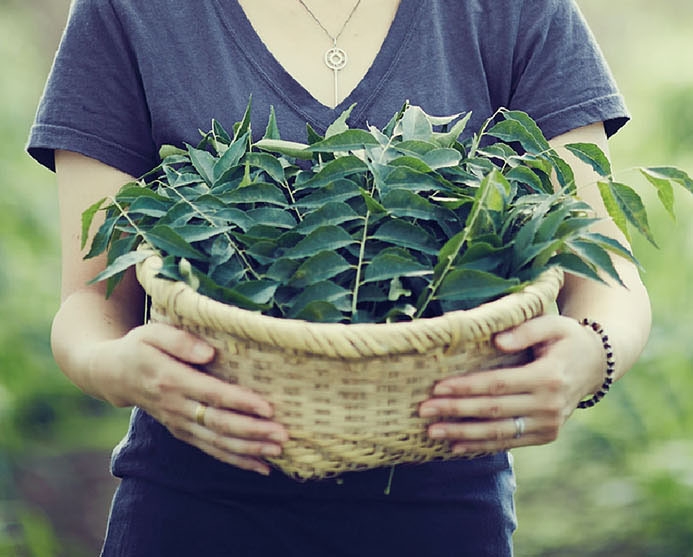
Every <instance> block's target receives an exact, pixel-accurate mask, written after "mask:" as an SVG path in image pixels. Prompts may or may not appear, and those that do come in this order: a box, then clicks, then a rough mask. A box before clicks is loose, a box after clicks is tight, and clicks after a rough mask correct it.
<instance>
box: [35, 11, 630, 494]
mask: <svg viewBox="0 0 693 557" xmlns="http://www.w3.org/2000/svg"><path fill="white" fill-rule="evenodd" d="M319 63H320V62H319ZM251 94H252V98H253V106H254V112H253V123H252V125H253V129H254V130H255V131H256V133H257V134H260V135H261V134H262V133H263V131H264V128H265V125H266V121H267V116H268V113H269V107H270V106H274V108H275V110H276V113H277V117H278V125H279V129H280V131H281V133H282V137H283V138H285V139H291V140H299V141H300V140H304V139H305V133H306V123H310V124H311V125H312V126H313V127H314V128H315V129H316V130H317V131H318V132H323V131H324V130H325V128H326V127H327V125H329V124H330V123H331V122H332V121H333V120H334V119H335V118H336V116H338V115H339V114H340V113H341V111H342V110H344V109H345V108H346V107H348V106H350V105H351V104H352V103H357V104H356V108H355V109H354V110H353V112H352V115H351V118H350V120H349V123H350V125H351V126H352V127H359V126H364V125H365V124H366V123H369V124H373V125H376V126H378V127H382V126H384V125H385V124H386V123H387V121H389V119H390V118H391V117H392V115H393V114H394V113H395V112H396V111H397V110H399V108H400V107H401V106H402V104H403V102H404V101H405V100H409V101H410V102H411V103H413V104H416V105H420V106H421V107H422V108H423V109H424V110H425V111H426V112H428V113H429V114H437V115H448V114H454V113H458V112H467V111H472V113H473V117H472V120H471V122H470V124H469V125H468V127H467V129H468V130H475V129H478V127H479V126H480V124H481V123H482V121H483V120H485V119H486V118H488V117H489V116H490V115H492V114H493V113H494V112H495V111H496V110H497V109H498V108H499V107H507V108H510V109H517V110H524V111H526V112H528V113H529V114H530V115H531V116H532V117H533V118H534V119H536V120H537V122H538V123H539V125H540V126H541V128H542V129H543V131H544V133H545V134H546V135H547V136H548V137H549V138H550V137H553V136H556V135H558V134H561V133H563V132H566V131H569V130H571V129H574V128H576V127H580V126H584V125H587V124H591V123H595V122H600V121H603V122H605V127H606V130H607V133H608V134H609V135H610V134H612V133H614V132H615V131H616V130H618V128H620V127H621V126H622V125H623V124H624V123H625V122H626V121H627V119H628V114H627V111H626V109H625V107H624V104H623V101H622V98H621V96H620V95H619V93H618V90H617V88H616V86H615V84H614V82H613V80H612V78H611V75H610V73H609V70H608V68H607V66H606V64H605V62H604V60H603V57H602V54H601V52H600V50H599V48H598V47H597V46H596V44H595V42H594V40H593V37H592V35H591V34H590V31H589V30H588V28H587V26H586V25H585V22H584V20H583V18H582V16H581V15H580V13H579V11H578V9H577V7H576V5H575V4H574V3H573V1H572V0H464V1H461V0H402V1H401V4H400V7H399V11H398V12H397V15H396V17H395V19H394V22H393V24H392V27H391V29H390V32H389V34H388V36H387V38H386V39H385V42H384V44H383V45H382V48H381V51H380V53H379V54H378V56H377V57H376V59H375V61H374V63H373V65H372V66H371V68H370V70H369V71H368V73H367V75H366V76H365V77H364V79H363V80H362V81H361V83H360V84H359V85H358V86H357V87H356V89H355V90H354V91H353V92H352V93H351V94H350V95H349V97H348V98H347V99H346V100H345V101H344V102H343V103H342V104H341V105H340V106H338V107H337V108H336V109H331V108H328V107H326V106H324V105H322V104H320V103H319V102H318V101H317V100H316V99H314V98H313V97H312V96H311V95H310V94H309V93H308V92H307V91H306V90H305V89H304V88H303V87H302V86H301V85H300V84H299V83H298V82H296V81H295V80H294V79H293V78H292V77H291V76H290V75H289V74H287V73H286V71H284V69H283V68H282V67H281V66H280V65H279V63H278V62H277V61H276V59H275V58H274V57H273V56H272V55H271V54H270V52H269V51H268V50H267V49H266V47H265V46H264V44H263V43H262V41H261V40H260V39H259V37H258V36H257V35H256V34H255V32H254V30H253V28H252V26H251V25H250V23H249V21H248V20H247V19H246V17H245V15H244V12H243V10H242V9H241V7H240V6H239V4H238V3H237V2H236V0H194V1H191V0H75V2H74V3H73V6H72V11H71V14H70V18H69V23H68V26H67V29H66V32H65V35H64V38H63V40H62V43H61V45H60V49H59V51H58V53H57V57H56V59H55V63H54V65H53V69H52V72H51V75H50V78H49V80H48V83H47V86H46V91H45V94H44V96H43V99H42V101H41V104H40V107H39V110H38V114H37V118H36V123H35V125H34V127H33V128H32V130H31V136H30V138H29V143H28V150H29V152H30V153H31V155H32V156H34V157H35V158H36V159H37V160H38V161H40V162H41V163H42V164H44V165H46V166H48V167H49V168H53V150H54V149H64V150H71V151H76V152H79V153H82V154H84V155H87V156H89V157H92V158H95V159H98V160H100V161H102V162H104V163H106V164H108V165H111V166H113V167H115V168H118V169H120V170H123V171H125V172H127V173H129V174H131V175H134V176H138V175H141V174H143V173H144V172H146V171H147V170H149V169H150V168H151V167H152V166H154V165H155V164H156V163H157V162H158V161H157V153H158V148H159V146H161V145H162V144H166V143H168V144H177V145H180V144H182V143H183V142H188V143H193V144H195V143H197V141H198V140H199V138H200V134H199V130H200V129H202V130H208V129H210V125H211V120H212V119H216V120H218V121H219V122H221V123H222V125H224V126H225V127H227V128H230V126H232V125H233V123H234V122H236V121H238V120H240V118H241V117H242V115H243V113H244V111H245V108H246V104H247V102H248V98H249V96H250V95H251ZM258 137H259V135H258ZM508 466H509V465H508V457H507V455H505V453H501V454H499V455H494V456H493V457H488V458H483V459H475V460H473V461H465V460H461V461H450V462H445V463H430V464H428V465H423V466H419V467H413V468H411V469H409V468H406V467H405V468H404V469H403V470H402V471H401V472H398V475H397V486H398V490H401V492H402V493H404V494H405V495H404V497H409V496H408V495H406V494H407V493H410V494H414V493H415V494H416V495H415V496H414V495H412V496H411V497H413V498H414V499H418V500H420V499H422V498H424V497H426V498H433V499H440V498H452V499H454V498H455V497H458V495H460V493H461V492H462V491H463V490H465V489H468V487H469V486H468V484H467V483H465V482H462V481H461V478H463V477H470V478H474V482H476V483H477V484H478V483H479V482H480V481H481V480H480V477H481V476H480V474H482V473H483V474H489V475H491V476H493V474H501V473H503V471H506V470H507V469H508ZM113 470H114V473H115V474H116V475H119V476H123V475H134V476H138V477H149V478H152V479H154V480H155V481H156V482H160V483H164V484H169V485H174V486H182V487H183V488H184V489H187V490H190V489H194V490H195V491H196V492H198V493H203V492H208V493H214V494H215V496H217V495H218V494H219V493H221V492H224V491H227V492H228V491H231V492H239V491H240V492H251V493H258V492H264V493H266V494H268V493H271V494H273V495H275V496H276V495H278V494H279V493H284V494H294V495H298V494H305V492H306V490H308V491H310V493H311V494H312V495H311V496H318V494H321V495H320V496H325V497H344V496H346V494H347V493H349V491H348V490H347V489H346V488H345V487H344V486H342V487H336V484H335V485H333V484H329V485H328V486H327V487H326V486H324V485H320V486H312V484H296V482H293V481H290V480H288V479H286V478H283V477H282V476H281V475H277V474H274V475H273V476H271V478H273V479H271V480H265V479H264V478H260V477H259V476H258V475H256V474H251V473H248V472H243V471H240V470H239V469H237V468H234V467H231V466H227V465H223V464H222V463H220V462H218V461H216V460H214V459H213V458H211V457H208V456H207V455H204V454H203V453H201V452H200V451H198V450H197V449H194V448H192V447H191V446H190V445H187V444H185V443H183V442H181V441H178V440H177V439H175V438H173V437H172V436H171V435H170V434H169V433H168V431H167V430H166V429H165V428H164V427H163V426H162V425H161V424H158V423H157V422H156V421H155V420H153V419H152V418H151V417H150V416H148V415H147V414H145V413H144V412H142V411H140V410H135V412H134V413H133V419H132V422H131V427H130V431H129V433H128V435H127V437H126V439H125V440H124V441H123V443H121V445H120V446H119V447H118V448H117V449H116V451H115V453H114V461H113ZM359 474H360V476H359V482H357V483H356V484H355V486H354V487H353V488H351V487H350V488H349V489H354V490H357V491H358V490H360V491H361V492H363V493H376V492H378V493H382V487H383V485H384V483H383V482H384V481H385V480H384V479H383V478H385V477H386V474H383V473H382V472H380V471H374V472H372V473H366V472H364V473H359ZM451 478H454V481H452V480H451ZM369 482H370V483H369ZM496 483H498V482H495V483H494V482H493V481H491V482H490V485H496ZM347 484H349V482H347ZM498 484H499V485H500V483H498ZM349 485H351V484H349ZM479 485H481V484H479ZM489 489H490V488H489ZM494 489H495V488H494ZM498 489H499V490H500V489H501V488H500V487H498ZM503 489H505V488H503ZM335 490H336V491H335ZM501 491H502V493H501V492H500V491H499V494H498V497H499V501H501V502H502V504H503V505H510V503H508V501H509V500H510V499H506V498H507V497H510V498H511V490H509V489H505V490H504V491H503V490H501ZM458 492H460V493H458ZM460 496H461V495H460ZM489 496H491V497H492V498H493V497H495V495H494V494H493V493H489ZM414 499H412V500H414Z"/></svg>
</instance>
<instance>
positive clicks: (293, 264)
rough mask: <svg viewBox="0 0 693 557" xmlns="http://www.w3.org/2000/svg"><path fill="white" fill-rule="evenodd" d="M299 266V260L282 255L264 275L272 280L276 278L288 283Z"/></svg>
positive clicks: (278, 280)
mask: <svg viewBox="0 0 693 557" xmlns="http://www.w3.org/2000/svg"><path fill="white" fill-rule="evenodd" d="M298 267H299V261H297V260H296V259H288V258H286V257H282V258H280V259H275V261H274V262H273V263H272V264H271V265H270V267H269V268H268V269H267V271H266V272H265V274H264V276H265V277H266V278H268V279H270V280H275V281H277V282H281V283H284V284H286V283H287V282H288V280H289V278H290V277H292V276H293V274H294V273H295V272H296V269H298Z"/></svg>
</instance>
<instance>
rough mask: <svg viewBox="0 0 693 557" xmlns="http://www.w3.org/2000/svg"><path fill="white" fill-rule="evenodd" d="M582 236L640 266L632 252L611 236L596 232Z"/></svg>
mask: <svg viewBox="0 0 693 557" xmlns="http://www.w3.org/2000/svg"><path fill="white" fill-rule="evenodd" d="M584 238H585V239H586V240H589V241H590V242H593V243H594V244H596V245H598V246H601V247H602V248H604V249H605V250H607V251H610V252H611V253H614V254H616V255H618V256H620V257H623V258H624V259H627V260H629V261H631V262H633V263H635V264H636V265H638V266H640V263H639V262H638V260H637V259H636V258H635V256H634V255H633V253H632V252H631V251H630V250H629V249H628V248H627V247H626V246H624V245H623V244H621V242H619V241H617V240H614V239H613V238H611V237H609V236H604V235H603V234H599V233H597V232H589V233H587V234H585V236H584Z"/></svg>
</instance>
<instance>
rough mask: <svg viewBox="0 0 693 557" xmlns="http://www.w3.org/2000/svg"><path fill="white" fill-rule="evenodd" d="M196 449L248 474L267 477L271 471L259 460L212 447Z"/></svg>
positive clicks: (199, 446) (204, 446)
mask: <svg viewBox="0 0 693 557" xmlns="http://www.w3.org/2000/svg"><path fill="white" fill-rule="evenodd" d="M198 448H199V449H200V450H202V451H204V452H206V453H207V454H209V455H211V456H213V457H214V458H216V459H217V460H220V461H221V462H225V463H226V464H231V465H232V466H236V467H238V468H242V469H243V470H248V471H250V472H257V473H258V474H262V475H263V476H269V473H270V470H271V468H270V466H269V465H268V464H267V463H266V462H264V461H262V460H260V459H259V458H254V457H249V456H244V455H239V454H235V453H229V452H227V451H225V450H222V449H218V448H217V447H215V446H214V445H198Z"/></svg>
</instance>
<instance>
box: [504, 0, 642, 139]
mask: <svg viewBox="0 0 693 557" xmlns="http://www.w3.org/2000/svg"><path fill="white" fill-rule="evenodd" d="M516 46H517V48H516V51H515V56H514V61H513V87H512V91H511V101H510V106H509V108H511V109H521V110H524V111H526V112H527V113H529V114H530V116H532V117H533V118H534V119H535V120H536V121H537V123H538V124H539V126H540V127H541V128H542V130H543V132H544V134H545V135H546V136H547V137H549V138H551V137H555V136H557V135H560V134H562V133H565V132H567V131H570V130H571V129H575V128H578V127H581V126H586V125H588V124H593V123H596V122H604V127H605V130H606V133H607V136H611V135H613V134H614V133H616V131H618V129H619V128H621V127H622V126H623V125H624V124H625V123H626V122H627V121H628V120H629V118H630V116H629V113H628V110H627V108H626V106H625V103H624V100H623V98H622V96H621V94H620V93H619V90H618V88H617V86H616V84H615V81H614V79H613V76H612V74H611V71H610V69H609V67H608V65H607V63H606V61H605V59H604V56H603V54H602V51H601V49H600V48H599V46H598V45H597V43H596V41H595V38H594V36H593V34H592V33H591V31H590V29H589V27H588V25H587V23H586V22H585V19H584V17H583V16H582V14H581V12H580V11H579V9H578V7H577V6H576V4H575V2H574V0H526V1H525V2H524V7H523V10H522V16H521V21H520V22H519V32H518V37H517V45H516Z"/></svg>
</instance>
